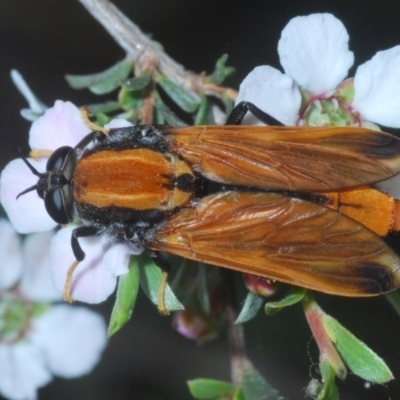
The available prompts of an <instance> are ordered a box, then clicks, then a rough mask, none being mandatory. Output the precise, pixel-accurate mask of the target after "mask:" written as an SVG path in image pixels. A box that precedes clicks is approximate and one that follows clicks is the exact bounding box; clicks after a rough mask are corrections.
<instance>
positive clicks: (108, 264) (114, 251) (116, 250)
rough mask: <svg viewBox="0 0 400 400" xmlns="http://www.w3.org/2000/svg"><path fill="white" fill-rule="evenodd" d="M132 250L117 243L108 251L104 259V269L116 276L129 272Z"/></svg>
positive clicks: (125, 245) (123, 244)
mask: <svg viewBox="0 0 400 400" xmlns="http://www.w3.org/2000/svg"><path fill="white" fill-rule="evenodd" d="M131 254H132V248H130V246H128V245H127V244H125V243H115V244H112V245H111V247H110V248H109V249H108V250H107V251H106V253H105V254H104V257H103V262H104V267H105V268H106V270H107V271H109V272H111V273H112V274H113V275H114V276H120V275H123V274H126V273H128V272H129V258H130V256H131Z"/></svg>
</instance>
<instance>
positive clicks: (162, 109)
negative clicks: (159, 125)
mask: <svg viewBox="0 0 400 400" xmlns="http://www.w3.org/2000/svg"><path fill="white" fill-rule="evenodd" d="M154 107H155V108H156V110H157V111H158V112H159V114H160V115H161V116H162V118H164V120H165V122H166V123H167V124H168V125H171V126H185V125H186V124H185V123H184V122H183V121H182V120H181V119H180V118H179V117H178V116H177V115H176V114H174V113H173V112H172V111H171V110H170V109H169V108H168V107H167V106H166V105H165V104H164V103H163V102H162V100H161V99H160V98H158V97H155V98H154Z"/></svg>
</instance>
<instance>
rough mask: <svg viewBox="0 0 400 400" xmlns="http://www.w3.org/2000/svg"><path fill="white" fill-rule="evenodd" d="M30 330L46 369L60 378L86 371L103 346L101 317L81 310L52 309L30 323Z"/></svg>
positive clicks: (105, 341)
mask: <svg viewBox="0 0 400 400" xmlns="http://www.w3.org/2000/svg"><path fill="white" fill-rule="evenodd" d="M33 331H34V334H33V336H32V337H33V340H34V341H35V343H37V344H38V345H40V346H41V347H42V348H43V350H44V352H45V357H46V363H47V365H48V367H49V368H50V370H51V371H52V372H53V373H54V374H56V375H59V376H62V377H64V378H74V377H77V376H80V375H83V374H87V373H88V372H90V371H91V370H92V369H93V368H94V366H95V365H96V364H97V363H98V362H99V360H100V357H101V353H102V352H103V350H104V347H105V346H106V344H107V334H106V325H105V323H104V320H103V318H102V317H101V316H100V314H97V313H95V312H93V311H90V310H88V309H86V308H83V307H73V306H68V305H56V306H53V307H52V308H51V309H50V310H49V311H48V312H46V313H44V314H42V315H41V316H40V317H38V318H36V319H35V320H34V325H33Z"/></svg>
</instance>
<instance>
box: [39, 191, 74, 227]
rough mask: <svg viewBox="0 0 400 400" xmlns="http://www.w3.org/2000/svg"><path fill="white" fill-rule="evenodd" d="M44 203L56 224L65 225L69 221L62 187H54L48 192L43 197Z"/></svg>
mask: <svg viewBox="0 0 400 400" xmlns="http://www.w3.org/2000/svg"><path fill="white" fill-rule="evenodd" d="M44 205H45V207H46V211H47V213H48V214H49V215H50V217H51V218H53V219H54V221H56V222H57V223H58V224H61V225H65V224H68V223H69V222H71V220H70V217H69V215H68V211H67V207H66V203H65V200H64V193H63V191H62V189H55V190H51V191H50V192H48V193H47V194H46V197H45V198H44Z"/></svg>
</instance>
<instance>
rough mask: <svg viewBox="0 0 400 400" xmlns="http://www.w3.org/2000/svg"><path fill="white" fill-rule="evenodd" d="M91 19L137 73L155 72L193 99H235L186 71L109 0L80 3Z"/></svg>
mask: <svg viewBox="0 0 400 400" xmlns="http://www.w3.org/2000/svg"><path fill="white" fill-rule="evenodd" d="M79 1H80V2H81V3H82V5H83V6H84V7H85V8H86V9H87V10H88V11H89V13H90V14H92V16H93V17H94V18H95V19H97V21H98V22H100V24H101V25H102V26H103V27H104V28H105V29H106V30H107V31H108V33H109V34H110V35H111V37H112V38H113V39H114V40H115V41H116V42H117V43H118V45H119V46H120V47H121V48H123V49H124V50H125V51H126V53H127V55H128V57H129V58H131V59H132V60H133V61H134V63H135V66H136V70H139V71H142V70H146V69H157V70H158V71H159V72H160V73H161V74H163V75H165V76H167V77H168V78H170V79H171V80H172V81H174V82H175V83H176V84H177V85H179V86H182V87H184V88H185V89H186V90H187V91H189V92H190V93H192V95H194V96H195V97H196V98H198V99H200V96H199V93H205V94H212V95H214V96H216V97H221V96H223V95H225V96H227V97H229V98H231V99H232V100H234V99H235V98H236V96H237V92H236V91H235V90H233V89H229V88H224V87H220V86H218V85H213V84H211V83H208V82H206V80H205V76H204V75H203V74H194V73H193V72H189V71H187V70H186V69H185V68H184V67H183V66H182V65H181V64H179V63H178V62H176V61H175V60H174V59H172V58H171V57H170V56H168V55H167V54H166V53H165V52H164V51H163V49H162V47H161V46H160V44H159V43H157V42H155V41H154V40H151V39H150V38H149V37H148V36H147V35H145V34H144V33H143V32H142V31H141V29H140V28H139V27H138V26H137V25H136V24H135V23H133V22H132V21H131V20H130V19H129V18H127V17H126V16H125V15H124V14H123V13H122V12H121V11H120V10H119V9H118V8H117V7H116V6H115V5H114V4H112V3H111V2H110V1H108V0H79Z"/></svg>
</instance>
